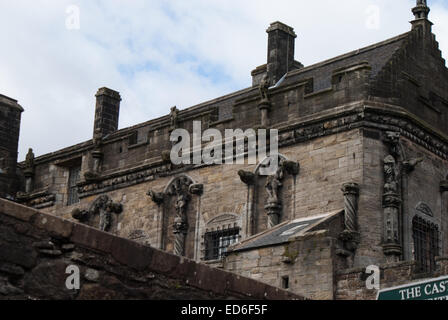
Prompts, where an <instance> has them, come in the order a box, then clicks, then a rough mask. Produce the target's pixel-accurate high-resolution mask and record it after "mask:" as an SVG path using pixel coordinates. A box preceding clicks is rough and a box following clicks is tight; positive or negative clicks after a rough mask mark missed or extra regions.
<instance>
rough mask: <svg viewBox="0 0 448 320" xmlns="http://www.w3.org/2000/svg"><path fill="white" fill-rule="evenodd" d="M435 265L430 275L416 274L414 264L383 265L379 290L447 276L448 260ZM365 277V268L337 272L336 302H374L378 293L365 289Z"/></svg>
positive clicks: (441, 260) (443, 259) (439, 260)
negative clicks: (436, 268)
mask: <svg viewBox="0 0 448 320" xmlns="http://www.w3.org/2000/svg"><path fill="white" fill-rule="evenodd" d="M437 264H438V271H437V272H434V273H433V274H431V275H428V274H426V275H422V274H418V273H416V272H415V266H416V265H415V263H414V262H398V263H393V264H385V265H383V266H381V267H380V288H381V290H383V289H388V288H392V287H395V286H400V285H407V284H411V283H413V282H419V281H424V280H425V279H434V278H437V277H440V276H445V275H448V258H439V259H438V262H437ZM367 276H368V275H366V274H365V268H364V269H349V270H344V271H341V272H339V273H338V274H337V276H336V294H335V298H336V299H337V300H375V299H376V297H377V293H378V291H377V290H375V289H372V290H368V289H367V287H366V279H367Z"/></svg>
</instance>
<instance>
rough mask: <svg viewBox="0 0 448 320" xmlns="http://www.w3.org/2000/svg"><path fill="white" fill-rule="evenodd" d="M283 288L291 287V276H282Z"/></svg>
mask: <svg viewBox="0 0 448 320" xmlns="http://www.w3.org/2000/svg"><path fill="white" fill-rule="evenodd" d="M282 288H283V289H289V277H288V276H285V277H282Z"/></svg>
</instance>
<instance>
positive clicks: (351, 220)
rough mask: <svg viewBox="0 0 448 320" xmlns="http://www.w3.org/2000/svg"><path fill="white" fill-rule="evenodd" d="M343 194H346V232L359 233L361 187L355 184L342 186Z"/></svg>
mask: <svg viewBox="0 0 448 320" xmlns="http://www.w3.org/2000/svg"><path fill="white" fill-rule="evenodd" d="M342 192H343V193H344V212H345V213H344V222H345V231H348V232H357V230H358V225H357V224H358V222H357V219H358V217H357V216H358V197H359V185H358V184H357V183H353V182H350V183H346V184H344V185H343V186H342Z"/></svg>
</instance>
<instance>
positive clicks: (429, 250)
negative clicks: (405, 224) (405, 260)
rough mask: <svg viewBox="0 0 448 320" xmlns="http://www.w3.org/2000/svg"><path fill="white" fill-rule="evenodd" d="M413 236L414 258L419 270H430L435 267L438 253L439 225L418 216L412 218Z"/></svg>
mask: <svg viewBox="0 0 448 320" xmlns="http://www.w3.org/2000/svg"><path fill="white" fill-rule="evenodd" d="M412 236H413V238H414V258H415V261H417V263H418V268H419V271H420V272H432V271H434V270H435V269H436V260H435V258H436V257H437V256H438V255H439V226H438V225H437V224H435V223H432V222H429V221H427V220H425V219H424V218H422V217H420V216H418V215H417V216H415V217H414V219H413V220H412Z"/></svg>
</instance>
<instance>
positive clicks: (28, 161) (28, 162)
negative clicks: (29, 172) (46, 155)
mask: <svg viewBox="0 0 448 320" xmlns="http://www.w3.org/2000/svg"><path fill="white" fill-rule="evenodd" d="M25 167H26V168H34V153H33V149H32V148H29V149H28V153H27V154H26V157H25Z"/></svg>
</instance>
